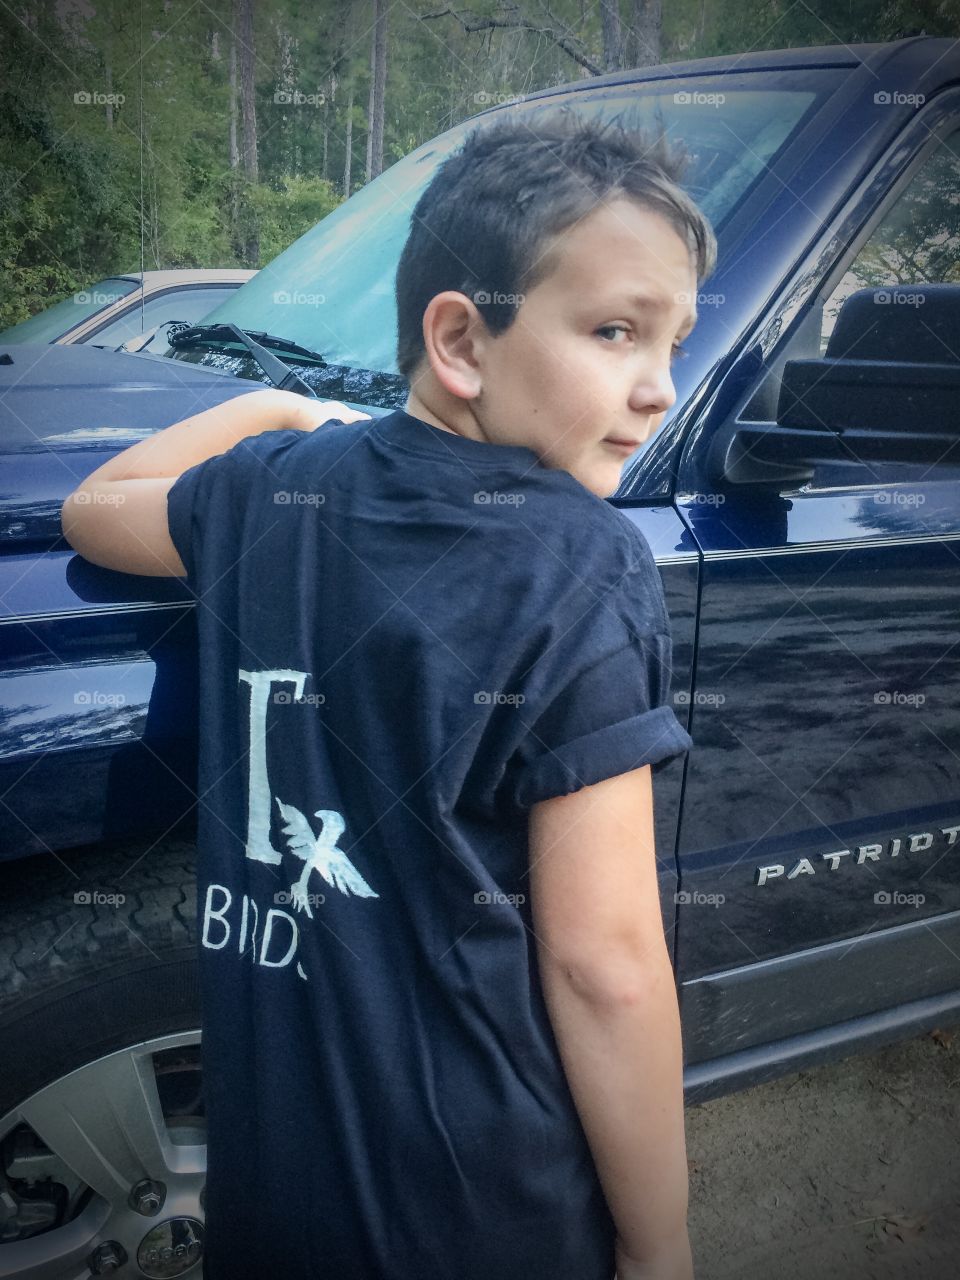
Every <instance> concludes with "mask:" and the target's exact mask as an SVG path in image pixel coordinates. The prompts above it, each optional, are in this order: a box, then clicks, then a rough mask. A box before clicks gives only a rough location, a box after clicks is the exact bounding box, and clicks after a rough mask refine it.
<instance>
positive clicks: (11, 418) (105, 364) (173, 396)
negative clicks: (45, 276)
mask: <svg viewBox="0 0 960 1280" xmlns="http://www.w3.org/2000/svg"><path fill="white" fill-rule="evenodd" d="M258 390H262V385H261V384H260V383H256V382H249V381H241V380H239V379H237V378H234V377H232V376H230V375H229V374H223V373H219V372H217V371H216V370H213V369H209V368H204V367H202V366H198V365H192V364H186V363H184V362H182V361H179V360H169V359H165V358H163V357H161V356H148V355H136V354H132V353H130V352H125V351H105V350H102V349H100V348H98V347H91V346H57V345H46V344H33V343H31V344H26V343H24V344H20V343H16V344H13V343H11V344H10V345H9V346H8V347H0V467H2V472H0V474H2V483H0V550H5V549H7V548H10V547H12V546H16V548H17V550H21V551H22V550H23V549H24V548H23V544H24V543H25V542H35V541H38V540H39V541H41V542H43V543H46V544H50V543H53V542H55V541H56V540H57V539H58V538H59V537H60V536H61V526H60V507H61V506H62V504H63V501H64V499H65V498H66V496H67V494H68V493H70V492H71V491H72V490H73V489H75V488H76V487H77V485H78V484H80V482H81V481H82V480H83V479H84V478H85V477H86V476H88V475H89V474H90V472H91V471H94V470H96V468H97V467H99V466H100V465H101V463H103V462H105V461H106V460H107V459H108V458H109V457H112V455H113V454H115V453H119V452H120V450H122V449H126V448H128V447H129V446H130V445H132V444H136V443H137V441H138V440H142V439H143V438H144V437H145V436H148V435H150V434H151V433H152V432H154V431H156V430H158V429H160V428H162V427H168V426H169V425H170V424H171V423H173V422H177V421H179V420H180V419H181V418H186V417H188V416H189V415H190V414H192V413H199V412H200V411H201V410H202V409H209V408H210V407H211V406H213V405H215V404H220V403H222V402H223V401H224V400H230V399H232V398H233V397H234V396H237V395H245V394H248V393H249V392H252V391H258Z"/></svg>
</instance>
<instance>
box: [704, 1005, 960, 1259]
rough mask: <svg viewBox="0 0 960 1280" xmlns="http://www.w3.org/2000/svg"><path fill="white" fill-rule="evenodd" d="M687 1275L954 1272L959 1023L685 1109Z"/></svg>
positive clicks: (959, 1212)
mask: <svg viewBox="0 0 960 1280" xmlns="http://www.w3.org/2000/svg"><path fill="white" fill-rule="evenodd" d="M686 1130H687V1157H688V1160H689V1162H690V1216H689V1224H690V1240H691V1244H692V1247H693V1256H694V1273H695V1276H696V1280H900V1278H901V1277H922V1278H923V1280H960V1028H956V1027H950V1028H945V1029H944V1030H942V1031H936V1032H932V1033H930V1034H929V1035H925V1036H922V1037H920V1038H918V1039H914V1040H907V1041H904V1042H903V1043H901V1044H898V1045H893V1046H890V1047H888V1048H885V1049H881V1050H877V1051H874V1052H873V1053H868V1054H864V1055H862V1056H860V1057H856V1058H851V1059H848V1060H847V1061H845V1062H841V1063H835V1064H832V1065H830V1066H825V1067H816V1068H813V1069H811V1070H807V1071H800V1072H797V1073H795V1074H793V1075H790V1076H785V1077H783V1078H782V1079H780V1080H777V1081H773V1082H772V1083H769V1084H764V1085H760V1086H759V1087H757V1088H755V1089H751V1090H748V1091H747V1092H745V1093H741V1094H736V1095H732V1096H730V1097H727V1098H718V1099H716V1100H714V1101H712V1102H704V1103H700V1104H698V1105H693V1106H688V1108H687V1120H686Z"/></svg>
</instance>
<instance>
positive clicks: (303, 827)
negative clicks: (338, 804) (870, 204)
mask: <svg viewBox="0 0 960 1280" xmlns="http://www.w3.org/2000/svg"><path fill="white" fill-rule="evenodd" d="M275 799H276V801H277V804H278V805H279V806H280V813H281V816H282V817H283V818H284V820H285V822H286V825H285V826H284V827H283V828H282V830H283V834H284V835H285V836H286V837H287V846H288V848H289V849H290V852H291V853H292V854H294V855H295V856H296V857H298V858H302V859H303V871H302V872H301V874H300V878H299V879H298V880H296V881H295V882H294V883H293V884H292V885H291V886H290V897H291V898H292V899H293V905H294V907H295V908H296V910H298V911H306V913H307V915H308V916H309V917H310V918H311V919H313V912H312V911H311V910H310V901H309V898H308V896H307V884H308V882H309V880H310V872H311V871H319V872H320V874H321V875H322V876H323V878H324V880H326V882H327V884H329V885H332V886H334V887H335V888H337V889H339V890H340V892H341V893H345V894H347V895H348V896H349V895H350V894H351V893H353V894H356V896H357V897H358V898H379V896H380V895H379V894H378V893H374V891H373V890H372V889H371V888H370V886H369V885H368V884H367V882H366V880H364V878H363V876H362V875H361V874H360V872H359V871H358V870H357V869H356V867H355V866H354V865H353V863H352V862H351V861H350V859H349V858H348V857H347V855H346V854H345V853H344V852H343V850H342V849H338V848H337V841H338V840H339V839H340V837H341V836H342V835H343V833H344V831H345V830H346V825H347V824H346V823H345V822H344V820H343V815H342V814H340V813H338V812H337V811H336V809H317V810H316V812H315V813H314V815H313V816H314V817H315V818H319V819H320V821H321V822H322V823H323V829H322V831H321V832H320V834H319V835H318V836H315V835H314V834H313V829H312V828H311V826H310V822H309V820H308V819H307V818H306V817H305V816H304V815H303V814H302V813H301V812H300V810H299V809H298V808H297V807H296V806H295V805H292V804H284V803H283V801H282V800H281V799H280V797H279V796H277V797H275Z"/></svg>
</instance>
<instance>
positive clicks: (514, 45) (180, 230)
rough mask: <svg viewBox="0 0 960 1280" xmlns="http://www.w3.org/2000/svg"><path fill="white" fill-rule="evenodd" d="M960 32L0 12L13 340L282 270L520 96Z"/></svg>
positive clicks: (7, 299) (687, 16) (809, 18)
mask: <svg viewBox="0 0 960 1280" xmlns="http://www.w3.org/2000/svg"><path fill="white" fill-rule="evenodd" d="M958 24H960V0H943V2H941V3H938V2H937V0H887V2H885V3H879V4H878V3H876V0H846V2H845V3H844V2H843V0H813V2H812V3H807V0H722V2H721V0H667V3H665V4H662V3H661V0H549V2H548V0H516V2H512V0H477V3H476V4H475V5H474V6H472V7H461V6H454V7H445V6H444V5H443V4H442V3H438V2H437V0H433V2H432V3H431V2H430V0H426V2H423V0H29V3H26V4H21V5H17V4H11V3H8V0H0V328H4V327H6V326H8V325H11V324H14V323H16V322H18V321H20V320H23V319H25V318H26V317H27V316H30V315H32V314H34V313H35V312H37V311H40V310H43V309H44V308H46V307H48V306H50V305H51V304H52V303H53V302H56V301H58V300H59V299H61V298H64V297H68V296H69V295H70V294H72V293H74V292H75V291H77V290H78V289H82V288H85V287H87V286H89V285H90V284H92V283H93V282H95V281H97V280H100V279H102V278H103V277H105V276H109V275H111V274H114V273H117V272H125V273H126V272H134V271H139V270H141V269H145V270H151V269H157V268H165V267H191V266H193V267H227V266H241V267H242V266H248V267H260V266H263V265H264V264H265V263H267V262H269V261H270V260H271V259H272V258H273V257H275V256H276V254H278V253H279V252H281V251H282V250H283V249H285V248H286V247H287V245H289V244H290V243H292V241H294V240H295V239H297V237H298V236H300V235H302V234H303V232H304V231H306V230H307V229H308V228H310V227H311V226H313V225H314V223H316V222H317V221H319V220H320V219H321V218H323V217H325V216H326V214H328V213H329V212H330V211H331V210H332V209H334V208H335V207H336V206H337V205H338V204H339V203H340V202H341V201H342V200H344V199H345V198H346V197H347V196H348V195H349V194H350V193H351V192H353V191H355V190H357V188H358V187H360V186H363V185H364V184H365V183H367V182H369V181H370V180H371V179H372V178H374V177H376V176H377V174H378V173H380V172H381V171H382V170H383V169H385V168H387V167H389V166H390V165H391V164H394V163H395V162H396V161H397V160H398V159H400V158H401V157H402V156H404V155H406V154H407V153H408V152H409V151H412V150H413V149H415V148H416V147H418V146H419V145H421V144H422V143H423V142H426V141H428V140H429V139H430V138H432V137H434V136H435V135H436V134H438V133H441V132H442V131H443V130H445V129H447V128H449V127H450V126H451V125H454V124H456V123H458V122H459V121H461V120H463V119H465V118H466V117H468V116H471V115H474V114H476V113H477V112H479V111H482V110H484V109H485V108H486V107H488V106H490V105H492V104H494V103H497V102H503V101H509V100H511V99H513V98H515V97H517V96H518V95H524V94H528V93H531V92H534V91H535V90H538V89H544V88H547V87H550V86H553V85H560V84H565V83H569V82H570V81H575V80H580V79H582V78H589V77H592V76H597V75H603V74H606V73H608V72H610V71H616V70H618V69H620V68H626V67H636V66H647V65H651V64H656V63H659V62H674V61H684V60H687V59H692V58H705V57H711V56H713V55H716V54H728V53H742V52H746V51H749V50H753V49H780V48H791V47H799V46H808V45H826V44H839V43H843V44H848V45H849V44H858V43H863V42H873V41H883V40H894V39H898V38H901V37H904V36H908V35H917V34H921V33H926V34H927V35H947V36H955V35H956V34H957V32H958V30H960V25H958Z"/></svg>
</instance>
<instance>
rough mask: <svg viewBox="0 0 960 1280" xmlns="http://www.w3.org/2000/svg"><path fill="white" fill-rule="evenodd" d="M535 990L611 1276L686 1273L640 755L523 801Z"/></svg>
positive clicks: (676, 1093)
mask: <svg viewBox="0 0 960 1280" xmlns="http://www.w3.org/2000/svg"><path fill="white" fill-rule="evenodd" d="M529 828H530V882H531V895H532V912H533V927H534V930H535V932H536V935H537V946H538V958H539V963H540V972H541V980H542V983H543V990H544V998H545V1001H546V1004H547V1008H548V1012H549V1014H550V1019H551V1023H552V1025H553V1028H554V1032H555V1035H556V1038H557V1045H558V1048H559V1050H560V1055H561V1059H562V1061H563V1065H564V1069H565V1071H566V1075H567V1080H568V1082H569V1085H570V1091H571V1093H572V1095H573V1098H574V1101H575V1103H576V1106H577V1110H578V1112H579V1115H580V1118H581V1122H582V1124H583V1127H584V1132H585V1134H586V1136H587V1140H588V1142H589V1143H590V1148H591V1151H592V1153H593V1157H594V1161H595V1164H596V1166H597V1173H598V1175H599V1178H600V1182H601V1185H602V1186H603V1189H604V1194H605V1196H606V1199H607V1203H608V1205H609V1207H610V1212H611V1214H612V1216H613V1219H614V1222H615V1223H616V1227H617V1233H618V1237H619V1239H618V1250H617V1267H618V1280H628V1278H629V1280H641V1278H642V1277H651V1278H653V1277H655V1278H656V1280H688V1278H689V1277H691V1276H692V1275H693V1266H692V1260H691V1256H690V1245H689V1239H688V1236H687V1204H688V1185H689V1183H688V1173H687V1159H686V1142H685V1136H684V1113H683V1055H682V1047H681V1037H680V1015H679V1010H678V1007H677V996H676V988H675V983H674V975H673V968H672V965H671V963H670V957H669V953H668V951H667V947H666V941H665V938H664V931H663V920H662V917H661V913H660V899H659V894H658V890H657V874H656V860H655V856H654V834H653V794H652V783H651V776H650V766H649V765H646V766H644V767H643V768H641V769H635V770H633V771H632V772H630V773H625V774H621V775H619V776H618V777H615V778H607V779H605V780H604V781H603V782H599V783H597V784H596V785H595V786H591V787H583V788H582V789H581V790H579V791H576V792H573V793H572V794H570V795H567V796H557V797H556V798H554V799H550V800H544V801H541V802H540V803H539V804H536V805H534V806H533V808H532V809H531V812H530V821H529Z"/></svg>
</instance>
